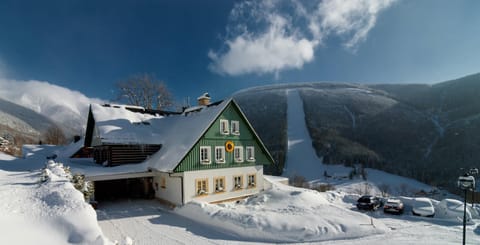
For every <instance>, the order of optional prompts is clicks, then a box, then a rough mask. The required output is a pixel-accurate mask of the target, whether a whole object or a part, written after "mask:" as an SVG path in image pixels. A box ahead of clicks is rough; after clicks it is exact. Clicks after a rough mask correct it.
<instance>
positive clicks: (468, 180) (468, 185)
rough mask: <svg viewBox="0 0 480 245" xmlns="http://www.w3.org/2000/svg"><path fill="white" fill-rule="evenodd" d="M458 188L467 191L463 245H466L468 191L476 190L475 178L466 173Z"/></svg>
mask: <svg viewBox="0 0 480 245" xmlns="http://www.w3.org/2000/svg"><path fill="white" fill-rule="evenodd" d="M457 184H458V187H459V188H460V189H462V190H464V191H465V195H464V196H465V199H464V201H463V245H465V234H466V233H465V231H466V226H467V191H468V190H472V191H473V190H474V188H475V178H474V177H473V176H471V175H468V173H465V174H464V175H463V176H460V177H458V182H457Z"/></svg>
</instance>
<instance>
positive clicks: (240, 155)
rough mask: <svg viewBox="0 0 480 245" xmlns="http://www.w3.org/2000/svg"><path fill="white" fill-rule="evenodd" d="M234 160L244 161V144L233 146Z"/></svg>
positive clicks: (237, 161)
mask: <svg viewBox="0 0 480 245" xmlns="http://www.w3.org/2000/svg"><path fill="white" fill-rule="evenodd" d="M237 152H238V153H237ZM233 161H234V162H236V163H241V162H243V146H235V147H234V148H233Z"/></svg>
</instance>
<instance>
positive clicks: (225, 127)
mask: <svg viewBox="0 0 480 245" xmlns="http://www.w3.org/2000/svg"><path fill="white" fill-rule="evenodd" d="M220 134H222V135H229V134H230V129H229V124H228V120H226V119H220Z"/></svg>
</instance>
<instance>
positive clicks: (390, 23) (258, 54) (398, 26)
mask: <svg viewBox="0 0 480 245" xmlns="http://www.w3.org/2000/svg"><path fill="white" fill-rule="evenodd" d="M478 10H480V1H475V0H470V1H462V0H458V1H446V0H421V1H417V0H404V1H401V0H398V1H391V0H348V1H347V0H345V1H335V0H327V1H320V0H311V1H302V0H298V1H293V0H292V1H275V0H272V1H253V2H248V1H226V0H216V1H214V0H206V1H193V0H192V1H183V0H180V1H141V0H138V1H133V0H132V1H79V0H78V1H74V0H72V1H62V0H58V1H8V0H6V1H1V2H0V30H1V31H0V76H2V77H4V78H7V79H15V80H40V81H47V82H49V83H52V84H57V85H60V86H64V87H67V88H70V89H74V90H78V91H80V92H82V93H84V94H85V95H87V96H89V97H96V98H102V99H107V100H108V99H112V98H114V97H115V95H114V94H113V93H112V91H114V89H115V83H116V82H117V81H119V80H121V79H125V78H127V77H128V76H130V75H132V74H136V73H143V72H147V73H154V74H155V75H156V76H157V78H159V79H161V80H163V81H164V82H165V83H166V84H167V86H168V87H169V88H170V90H171V91H172V93H173V94H174V96H175V99H176V100H177V101H182V100H184V99H185V98H186V97H190V98H192V99H193V98H196V97H197V96H199V95H200V94H201V93H203V92H204V91H208V92H210V94H211V95H212V97H213V98H214V99H222V98H224V97H227V96H229V95H231V94H232V93H233V92H235V91H237V90H239V89H242V88H246V87H251V86H257V85H265V84H272V83H284V82H308V81H339V82H360V83H407V82H408V83H432V82H440V81H445V80H449V79H453V78H458V77H461V76H464V75H468V74H472V73H477V72H480V58H479V56H480V55H479V54H480V15H479V14H478Z"/></svg>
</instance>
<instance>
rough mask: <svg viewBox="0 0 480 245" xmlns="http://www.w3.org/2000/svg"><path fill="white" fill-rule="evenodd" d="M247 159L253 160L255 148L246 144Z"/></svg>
mask: <svg viewBox="0 0 480 245" xmlns="http://www.w3.org/2000/svg"><path fill="white" fill-rule="evenodd" d="M246 149H247V161H249V162H255V148H254V147H253V146H247V148H246Z"/></svg>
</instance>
